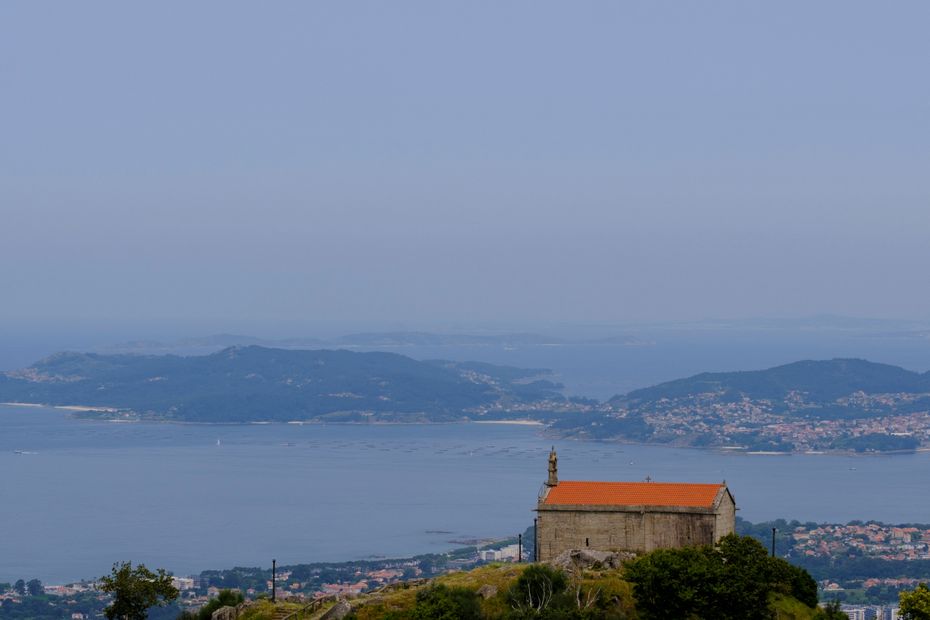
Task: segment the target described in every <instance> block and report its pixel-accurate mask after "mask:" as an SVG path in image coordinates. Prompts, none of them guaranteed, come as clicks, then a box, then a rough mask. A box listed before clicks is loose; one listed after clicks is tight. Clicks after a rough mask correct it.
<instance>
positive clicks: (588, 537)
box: [537, 501, 735, 561]
mask: <svg viewBox="0 0 930 620" xmlns="http://www.w3.org/2000/svg"><path fill="white" fill-rule="evenodd" d="M727 504H728V505H729V510H723V511H722V513H721V514H719V515H718V514H715V512H713V511H710V510H700V511H693V510H692V511H688V510H683V509H676V508H669V509H667V510H661V511H660V510H656V509H651V510H643V509H641V510H629V509H627V507H621V508H618V507H602V506H586V507H583V508H580V507H569V506H549V507H542V506H540V509H539V516H538V520H537V528H538V544H539V552H538V553H539V560H541V561H546V560H551V559H552V558H555V557H556V556H558V555H559V554H560V553H562V552H564V551H568V550H571V549H586V548H589V549H597V550H601V551H634V552H637V553H643V552H647V551H652V550H653V549H659V548H668V547H684V546H688V545H709V544H713V543H715V542H716V541H717V540H719V538H720V537H721V536H724V535H725V534H728V533H730V532H731V531H732V530H733V527H734V525H733V521H734V518H735V512H734V511H733V504H732V501H730V502H727V501H724V502H723V505H722V506H721V508H723V507H724V506H725V505H727Z"/></svg>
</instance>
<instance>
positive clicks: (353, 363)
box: [0, 345, 930, 453]
mask: <svg viewBox="0 0 930 620" xmlns="http://www.w3.org/2000/svg"><path fill="white" fill-rule="evenodd" d="M0 402H7V403H9V402H15V403H36V404H44V405H51V406H70V407H72V408H73V409H74V410H77V409H80V408H93V409H96V411H77V412H76V413H75V415H82V416H98V417H99V416H103V417H110V418H116V419H152V420H163V421H178V422H219V423H230V422H318V423H322V422H326V423H433V422H460V421H498V422H500V421H509V422H517V421H524V422H525V421H533V422H537V423H541V424H545V425H546V427H547V431H548V432H550V433H552V434H553V435H556V436H560V437H573V438H580V439H597V440H619V441H635V442H643V443H662V444H669V445H675V446H690V447H702V448H716V449H727V450H741V451H749V452H775V453H787V452H817V451H838V450H842V451H849V452H860V453H861V452H889V451H906V450H915V449H919V448H921V447H926V446H930V373H917V372H912V371H909V370H905V369H903V368H899V367H897V366H891V365H887V364H878V363H874V362H869V361H865V360H859V359H834V360H827V361H801V362H795V363H792V364H786V365H784V366H778V367H775V368H770V369H767V370H758V371H749V372H722V373H702V374H699V375H695V376H693V377H688V378H685V379H678V380H675V381H669V382H666V383H661V384H659V385H656V386H653V387H649V388H645V389H640V390H634V391H632V392H629V393H628V394H624V395H618V396H615V397H613V398H611V399H609V400H607V401H605V402H600V401H597V400H593V399H587V398H579V397H566V396H565V395H564V394H563V393H562V385H561V384H559V383H558V382H557V381H555V380H553V377H552V374H551V372H550V371H548V370H546V369H523V368H514V367H509V366H498V365H493V364H486V363H482V362H452V361H443V360H431V361H418V360H414V359H412V358H410V357H407V356H404V355H399V354H396V353H386V352H358V351H347V350H326V349H322V350H308V349H279V348H269V347H263V346H258V345H248V346H231V347H227V348H225V349H222V350H221V351H218V352H215V353H211V354H209V355H192V356H179V355H131V354H118V355H106V354H101V353H59V354H56V355H53V356H51V357H49V358H46V359H44V360H42V361H40V362H37V363H35V364H33V365H32V366H29V367H28V368H24V369H21V370H17V371H10V372H6V373H2V374H0Z"/></svg>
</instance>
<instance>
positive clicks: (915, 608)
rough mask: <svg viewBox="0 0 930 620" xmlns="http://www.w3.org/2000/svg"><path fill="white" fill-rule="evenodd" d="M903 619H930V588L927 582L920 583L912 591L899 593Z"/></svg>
mask: <svg viewBox="0 0 930 620" xmlns="http://www.w3.org/2000/svg"><path fill="white" fill-rule="evenodd" d="M898 601H899V603H900V606H901V619H902V620H930V588H928V587H927V584H925V583H921V584H918V586H917V587H916V588H914V589H913V590H910V591H904V592H901V594H899V595H898Z"/></svg>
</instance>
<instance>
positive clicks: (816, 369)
mask: <svg viewBox="0 0 930 620" xmlns="http://www.w3.org/2000/svg"><path fill="white" fill-rule="evenodd" d="M856 392H863V393H865V394H895V393H908V394H921V393H927V392H930V373H923V374H921V373H917V372H912V371H909V370H905V369H903V368H899V367H898V366H891V365H888V364H878V363H875V362H869V361H866V360H861V359H833V360H826V361H801V362H794V363H792V364H785V365H784V366H776V367H775V368H769V369H766V370H754V371H745V372H705V373H701V374H699V375H694V376H693V377H688V378H686V379H677V380H675V381H668V382H666V383H660V384H658V385H655V386H653V387H649V388H645V389H641V390H635V391H633V392H630V393H628V394H626V395H624V396H615V397H614V398H613V399H612V401H611V402H614V403H619V402H628V403H648V402H655V401H658V400H661V399H675V398H682V397H689V396H697V395H701V394H713V395H715V396H716V397H718V398H721V399H725V400H734V399H742V398H749V399H752V400H756V399H759V400H762V399H765V400H784V399H788V398H790V397H792V395H798V396H801V397H803V398H804V400H806V401H808V402H812V403H825V402H833V401H836V400H837V399H839V398H843V397H847V396H850V395H852V394H854V393H856Z"/></svg>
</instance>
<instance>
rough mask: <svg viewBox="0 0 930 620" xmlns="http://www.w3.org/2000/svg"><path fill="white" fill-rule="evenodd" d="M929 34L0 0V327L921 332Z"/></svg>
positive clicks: (531, 14)
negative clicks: (769, 327) (680, 323)
mask: <svg viewBox="0 0 930 620" xmlns="http://www.w3.org/2000/svg"><path fill="white" fill-rule="evenodd" d="M928 27H930V3H927V2H925V1H924V0H920V1H914V2H906V1H901V2H894V3H875V2H850V1H849V0H842V1H836V2H828V1H822V2H810V1H807V0H805V1H803V2H801V1H799V2H765V3H762V2H746V1H744V0H740V1H738V2H723V1H715V2H700V3H698V2H677V3H672V2H541V1H538V0H534V1H532V2H501V1H497V0H495V1H493V2H491V1H489V2H476V1H469V2H435V1H428V2H427V1H424V2H400V1H398V2H370V3H369V2H353V1H333V2H275V3H267V2H252V3H240V2H230V1H228V0H224V1H222V2H212V3H211V2H157V3H156V2H152V3H127V2H60V3H51V2H35V1H34V0H24V1H20V2H17V1H12V0H7V1H5V2H3V3H2V4H0V118H2V121H0V123H2V124H0V318H2V319H16V318H22V317H62V316H72V317H93V318H100V317H119V318H123V319H147V318H164V317H194V318H198V319H203V318H209V317H226V318H242V317H247V318H260V319H303V318H313V319H318V320H329V319H339V320H358V321H372V320H404V321H409V322H411V323H416V322H418V321H422V322H427V321H428V322H431V323H434V322H436V321H443V320H448V321H462V320H466V321H467V320H475V321H494V320H503V321H509V322H514V321H520V320H523V319H526V320H528V321H540V320H544V321H548V320H564V321H568V320H571V321H605V320H609V321H623V320H643V319H692V318H702V317H739V316H760V315H761V316H797V315H809V314H815V313H837V314H847V315H859V316H876V317H922V318H926V317H928V316H930V268H928V265H930V79H928V74H930V36H928Z"/></svg>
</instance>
